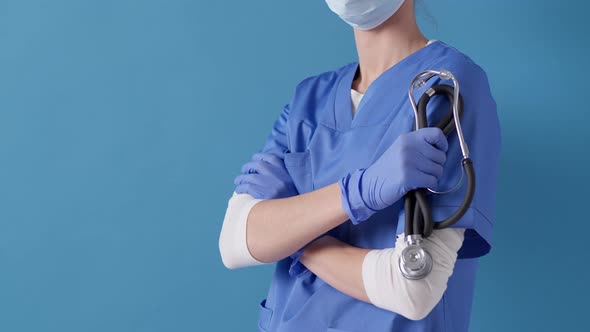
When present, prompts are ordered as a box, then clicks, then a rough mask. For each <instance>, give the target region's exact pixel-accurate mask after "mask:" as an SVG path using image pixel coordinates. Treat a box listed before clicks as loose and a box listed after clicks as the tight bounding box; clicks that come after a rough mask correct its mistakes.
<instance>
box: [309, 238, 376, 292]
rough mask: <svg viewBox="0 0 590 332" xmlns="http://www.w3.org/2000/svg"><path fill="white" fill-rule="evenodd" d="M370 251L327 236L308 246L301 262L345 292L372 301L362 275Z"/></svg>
mask: <svg viewBox="0 0 590 332" xmlns="http://www.w3.org/2000/svg"><path fill="white" fill-rule="evenodd" d="M369 251H370V249H363V248H357V247H353V246H350V245H348V244H346V243H344V242H342V241H340V240H338V239H336V238H333V237H331V236H324V237H322V238H320V239H318V240H317V241H314V242H313V243H311V244H310V245H309V246H308V247H307V248H306V249H305V251H304V252H303V255H302V256H301V263H302V264H303V265H305V267H307V268H308V269H309V270H310V271H311V272H313V273H314V274H315V275H317V276H318V277H320V278H321V279H322V280H324V281H325V282H327V283H328V284H329V285H331V286H332V287H334V288H336V289H337V290H339V291H341V292H342V293H344V294H347V295H349V296H352V297H354V298H356V299H358V300H361V301H364V302H368V303H369V298H368V296H367V292H366V291H365V287H364V285H363V278H362V265H363V260H364V259H365V256H366V255H367V253H368V252H369Z"/></svg>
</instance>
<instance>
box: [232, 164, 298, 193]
mask: <svg viewBox="0 0 590 332" xmlns="http://www.w3.org/2000/svg"><path fill="white" fill-rule="evenodd" d="M234 184H235V185H236V189H235V192H236V193H238V194H243V193H247V194H250V195H251V196H252V197H254V198H256V199H271V198H285V197H291V196H295V195H297V189H296V188H295V184H294V183H293V180H292V179H291V176H290V175H289V173H288V172H287V169H286V168H285V164H284V162H283V159H281V158H279V157H277V156H275V155H273V154H270V153H256V154H254V155H253V156H252V160H251V161H250V162H247V163H246V164H244V166H242V174H240V175H238V176H237V177H236V178H235V180H234Z"/></svg>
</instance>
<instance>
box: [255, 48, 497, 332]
mask: <svg viewBox="0 0 590 332" xmlns="http://www.w3.org/2000/svg"><path fill="white" fill-rule="evenodd" d="M358 66H359V64H358V63H356V62H355V63H351V64H348V65H346V66H343V67H341V68H339V69H337V70H335V71H330V72H326V73H323V74H320V75H318V76H314V77H310V78H308V79H306V80H304V81H302V82H301V83H300V84H299V85H298V86H297V88H296V90H295V93H294V96H293V98H292V100H291V102H290V103H289V104H288V105H287V106H285V108H284V109H283V111H282V113H281V114H280V116H279V117H278V119H277V120H276V121H275V123H274V125H273V128H272V132H271V134H270V135H269V136H268V139H267V140H266V142H265V144H264V146H263V148H262V149H261V150H260V152H265V153H272V154H275V155H276V156H278V157H280V158H283V159H284V162H285V167H286V168H287V170H288V172H289V174H290V175H291V177H292V179H293V181H294V183H295V186H296V188H297V190H298V191H299V193H306V192H309V191H313V190H315V189H318V188H321V187H324V186H326V185H329V184H332V183H335V182H337V181H338V180H339V179H340V178H341V177H343V176H345V175H346V174H347V173H348V172H350V171H352V170H354V169H357V168H365V167H368V166H369V165H371V164H372V163H373V162H374V161H375V160H376V159H377V158H378V157H379V156H381V154H382V153H383V152H384V151H385V149H387V148H388V147H389V146H390V145H391V144H392V143H393V142H394V140H395V139H396V138H397V137H398V136H399V135H400V134H402V133H406V132H409V131H411V130H412V128H413V125H414V113H413V111H412V107H411V105H410V102H409V99H408V95H407V91H408V86H409V85H410V82H411V80H412V79H413V78H414V76H415V75H416V74H417V73H419V72H421V71H423V70H426V69H447V70H450V71H451V72H452V73H453V74H454V75H455V76H456V77H457V79H458V81H459V84H460V92H461V94H462V96H463V99H464V115H463V118H462V120H461V124H462V126H463V131H464V134H465V138H466V141H467V144H468V146H469V148H470V152H471V158H472V160H473V164H474V167H475V172H476V193H475V197H474V200H473V203H472V204H471V208H470V209H469V211H468V212H467V213H466V214H465V216H464V217H463V218H462V219H461V220H460V221H459V222H458V223H457V224H455V225H453V227H461V228H466V229H467V230H466V233H465V240H464V243H463V246H462V247H461V249H460V250H459V259H458V260H457V263H456V264H455V268H454V271H453V274H452V276H451V277H450V279H449V281H448V287H447V290H446V292H445V293H444V295H443V297H442V299H441V301H440V302H439V303H438V304H437V305H436V307H435V308H434V309H433V310H432V312H431V313H430V314H429V315H428V316H427V317H426V318H424V319H423V320H419V321H412V320H409V319H407V318H405V317H403V316H401V315H398V314H396V313H394V312H390V311H387V310H384V309H380V308H377V307H375V306H373V305H371V304H368V303H365V302H362V301H359V300H356V299H354V298H352V297H350V296H348V295H346V294H343V293H341V292H340V291H338V290H336V289H334V288H333V287H331V286H330V285H328V284H327V283H325V282H324V281H323V280H321V279H320V278H318V277H317V276H316V275H314V274H313V273H311V272H310V271H309V270H307V269H305V267H304V266H303V265H302V264H300V263H299V262H298V261H294V260H293V259H291V258H290V257H288V258H285V259H283V260H281V261H279V262H278V263H277V264H276V269H275V272H274V275H273V279H272V283H271V286H270V290H269V292H268V296H267V298H266V299H265V300H263V301H262V302H261V303H260V305H259V307H260V308H259V310H260V311H259V313H260V314H259V321H258V327H259V330H260V331H276V332H291V331H293V332H301V331H309V332H312V331H332V332H336V331H349V332H353V331H356V332H361V331H372V332H379V331H397V332H410V331H412V332H417V331H437V332H440V331H453V332H460V331H467V330H468V326H469V317H470V313H471V304H472V299H473V289H474V281H475V277H476V270H477V265H478V258H477V257H480V256H482V255H485V254H486V253H488V252H489V251H490V248H491V244H492V225H493V220H494V207H495V194H496V178H497V168H498V159H499V154H500V127H499V122H498V117H497V113H496V103H495V101H494V99H493V98H492V96H491V93H490V87H489V84H488V79H487V76H486V74H485V72H484V71H483V70H482V69H481V67H479V66H478V65H477V64H475V63H474V62H473V61H472V60H471V59H470V58H469V57H467V56H466V55H464V54H463V53H461V52H460V51H458V50H457V49H455V48H453V47H451V46H449V45H447V44H446V43H444V42H442V41H435V42H433V43H431V44H429V45H427V46H425V47H423V48H422V49H420V50H418V51H416V52H414V53H412V54H411V55H409V56H408V57H406V58H404V59H403V60H402V61H400V62H398V63H397V64H396V65H394V66H393V67H391V68H389V69H388V70H387V71H385V72H384V73H383V74H382V75H381V76H379V77H378V78H377V79H376V80H375V81H374V82H373V83H372V84H371V85H370V86H369V88H368V89H367V91H366V93H365V96H364V97H363V99H362V101H361V103H360V105H359V107H358V109H357V112H356V114H355V115H354V117H353V113H352V109H351V107H352V106H351V99H350V89H351V86H352V81H353V79H354V77H355V74H356V73H357V70H358ZM440 83H446V84H452V83H451V82H450V81H442V80H441V79H440V78H433V79H431V80H430V81H429V82H428V83H427V86H426V87H424V88H421V89H416V90H415V91H414V93H415V95H414V97H415V99H416V100H418V99H419V97H420V96H421V95H422V93H423V92H424V91H425V90H426V89H427V87H428V86H432V85H435V84H440ZM449 109H450V105H449V102H448V100H447V99H446V97H444V96H435V97H433V99H432V100H431V101H430V103H429V104H428V107H427V113H428V119H429V123H430V124H431V125H433V124H434V123H436V122H437V121H438V119H440V118H441V117H442V116H443V115H444V114H446V112H447V111H448V110H449ZM461 159H462V155H461V152H460V149H459V144H458V139H457V136H456V134H455V132H453V133H452V134H451V136H450V137H449V151H448V153H447V162H446V164H445V169H444V173H443V177H442V180H441V182H440V186H439V189H443V190H444V189H445V188H450V187H452V186H453V185H454V184H455V183H456V182H457V181H458V180H459V178H460V177H461ZM464 193H465V188H464V187H463V188H462V189H461V190H458V191H456V192H454V193H451V194H447V195H438V196H431V205H432V207H433V216H434V218H435V220H442V219H443V218H446V217H448V216H449V215H450V214H451V213H453V212H454V211H455V209H456V208H457V207H458V206H459V204H460V203H461V201H462V199H463V195H464ZM403 231H404V211H403V202H402V200H400V201H399V202H397V203H395V204H394V205H392V206H390V207H388V208H386V209H384V210H381V211H379V212H377V213H376V214H374V215H373V216H372V217H371V218H370V219H369V220H366V221H364V222H363V223H361V224H359V225H356V226H355V225H353V224H352V223H351V222H350V221H349V222H346V223H344V224H342V225H340V226H339V227H337V228H335V229H333V230H332V231H331V232H330V234H331V235H333V236H336V237H338V238H339V239H340V240H342V241H344V242H346V243H349V244H351V245H353V246H356V247H361V248H371V249H382V248H391V247H394V246H395V240H396V234H398V233H402V232H403Z"/></svg>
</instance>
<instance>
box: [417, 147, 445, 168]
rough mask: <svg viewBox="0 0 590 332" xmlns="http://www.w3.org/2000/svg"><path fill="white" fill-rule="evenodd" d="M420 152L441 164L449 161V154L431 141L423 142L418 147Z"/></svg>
mask: <svg viewBox="0 0 590 332" xmlns="http://www.w3.org/2000/svg"><path fill="white" fill-rule="evenodd" d="M418 152H420V153H421V154H422V155H423V156H424V158H427V159H428V160H430V161H432V162H435V163H437V164H439V165H444V163H445V162H446V161H447V154H446V153H445V152H443V151H441V150H439V149H437V148H436V147H435V146H433V145H430V144H429V143H424V144H421V145H420V147H419V148H418Z"/></svg>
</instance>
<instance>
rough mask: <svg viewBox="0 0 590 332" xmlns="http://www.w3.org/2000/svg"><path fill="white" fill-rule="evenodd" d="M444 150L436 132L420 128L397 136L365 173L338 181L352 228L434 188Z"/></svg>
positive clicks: (360, 171) (443, 139)
mask: <svg viewBox="0 0 590 332" xmlns="http://www.w3.org/2000/svg"><path fill="white" fill-rule="evenodd" d="M447 149H448V142H447V138H446V137H445V135H444V134H443V132H442V130H440V129H439V128H423V129H419V130H417V131H413V132H410V133H407V134H402V135H400V136H399V137H398V138H397V139H396V140H395V142H393V144H392V145H391V146H390V147H389V148H388V149H387V150H386V151H385V152H384V153H383V155H382V156H381V157H379V159H377V160H376V161H375V162H374V163H373V164H372V165H371V166H369V167H368V168H366V169H358V170H355V171H353V172H351V173H349V174H348V175H347V176H345V177H344V178H342V179H341V180H340V189H341V192H342V204H343V208H344V209H345V210H346V212H347V214H348V215H349V216H350V220H351V221H352V222H353V223H354V224H358V223H359V222H361V221H364V220H366V219H368V218H369V217H370V216H371V215H373V213H375V212H377V211H378V210H381V209H384V208H386V207H388V206H390V205H392V204H393V203H395V202H396V201H397V200H399V199H400V198H402V197H403V196H404V195H405V194H406V193H407V192H408V191H410V190H413V189H417V188H436V186H437V184H438V180H439V178H440V177H441V176H442V173H443V165H444V163H445V161H446V152H447Z"/></svg>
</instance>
